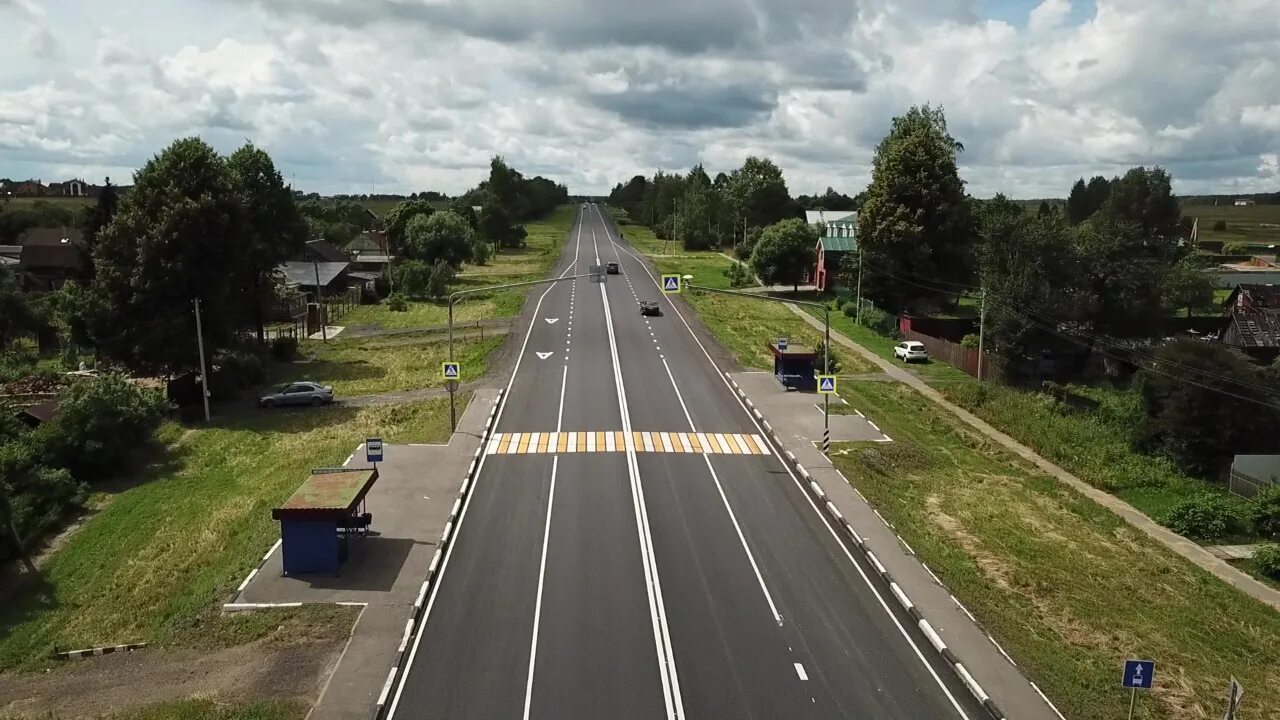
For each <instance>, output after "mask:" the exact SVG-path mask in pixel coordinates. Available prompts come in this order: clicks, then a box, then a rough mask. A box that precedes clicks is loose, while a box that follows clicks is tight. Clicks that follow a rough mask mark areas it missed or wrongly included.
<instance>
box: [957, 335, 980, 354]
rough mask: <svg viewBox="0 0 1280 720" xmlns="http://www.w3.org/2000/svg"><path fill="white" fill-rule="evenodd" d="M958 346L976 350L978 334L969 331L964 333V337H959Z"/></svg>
mask: <svg viewBox="0 0 1280 720" xmlns="http://www.w3.org/2000/svg"><path fill="white" fill-rule="evenodd" d="M960 347H962V348H969V349H970V350H977V349H978V336H977V335H975V334H973V333H969V334H968V335H965V336H964V337H962V338H960Z"/></svg>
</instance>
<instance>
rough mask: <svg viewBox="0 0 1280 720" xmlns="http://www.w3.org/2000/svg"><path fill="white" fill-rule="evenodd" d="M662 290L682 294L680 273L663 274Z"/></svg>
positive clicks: (671, 293)
mask: <svg viewBox="0 0 1280 720" xmlns="http://www.w3.org/2000/svg"><path fill="white" fill-rule="evenodd" d="M662 292H664V293H666V294H667V295H679V294H680V276H679V275H663V276H662Z"/></svg>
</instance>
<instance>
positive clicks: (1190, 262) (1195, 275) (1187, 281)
mask: <svg viewBox="0 0 1280 720" xmlns="http://www.w3.org/2000/svg"><path fill="white" fill-rule="evenodd" d="M1207 267H1208V263H1206V262H1205V261H1204V260H1203V259H1202V257H1201V256H1199V255H1196V254H1194V253H1188V254H1187V255H1185V256H1183V258H1182V259H1181V260H1179V261H1178V262H1176V263H1173V264H1172V265H1171V266H1170V267H1169V269H1168V271H1167V272H1166V273H1165V276H1164V278H1163V280H1162V282H1163V287H1162V288H1161V294H1162V295H1163V297H1164V307H1166V308H1168V310H1169V311H1170V312H1173V311H1176V310H1181V309H1183V308H1185V309H1186V311H1187V317H1191V313H1192V312H1193V311H1195V310H1208V309H1210V308H1212V307H1213V279H1212V278H1211V277H1210V276H1209V275H1208V274H1207V273H1206V272H1205V269H1206V268H1207Z"/></svg>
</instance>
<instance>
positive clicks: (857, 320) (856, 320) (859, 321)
mask: <svg viewBox="0 0 1280 720" xmlns="http://www.w3.org/2000/svg"><path fill="white" fill-rule="evenodd" d="M853 322H854V323H856V324H858V325H861V324H862V248H861V247H859V248H858V310H857V312H856V316H855V318H854V321H853Z"/></svg>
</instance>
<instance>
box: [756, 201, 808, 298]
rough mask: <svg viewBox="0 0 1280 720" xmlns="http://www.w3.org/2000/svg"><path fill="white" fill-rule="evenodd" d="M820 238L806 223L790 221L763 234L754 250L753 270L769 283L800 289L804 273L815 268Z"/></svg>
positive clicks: (765, 230) (783, 222)
mask: <svg viewBox="0 0 1280 720" xmlns="http://www.w3.org/2000/svg"><path fill="white" fill-rule="evenodd" d="M817 240H818V236H817V233H816V232H815V231H814V229H813V228H812V227H810V226H809V225H808V224H807V223H805V221H803V220H800V219H797V218H788V219H786V220H782V221H781V222H777V223H774V224H773V225H770V226H769V227H767V228H765V229H764V231H763V232H761V233H760V239H759V240H758V241H757V242H756V244H755V248H754V249H752V251H751V263H750V264H751V269H752V270H754V271H755V274H756V275H757V276H758V277H759V278H760V280H761V281H763V282H764V283H765V284H779V285H791V286H792V289H795V290H798V289H799V284H800V280H801V278H803V277H804V271H805V270H807V269H808V268H810V267H812V266H813V262H814V244H815V243H816V242H817Z"/></svg>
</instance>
